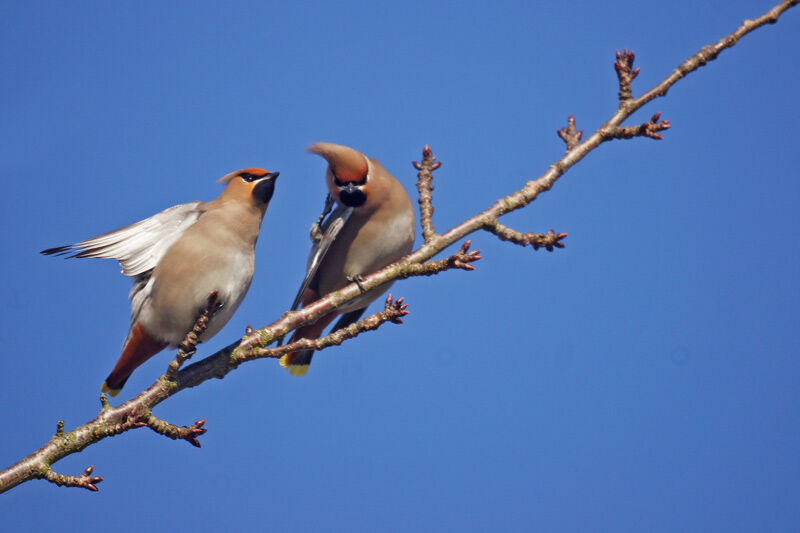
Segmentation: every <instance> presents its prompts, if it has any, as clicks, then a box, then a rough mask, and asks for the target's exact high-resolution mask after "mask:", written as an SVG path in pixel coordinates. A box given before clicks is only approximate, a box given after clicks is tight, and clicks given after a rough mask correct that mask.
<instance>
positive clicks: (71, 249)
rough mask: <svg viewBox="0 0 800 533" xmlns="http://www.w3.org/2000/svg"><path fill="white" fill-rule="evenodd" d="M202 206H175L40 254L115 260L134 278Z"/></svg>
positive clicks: (153, 261) (194, 218)
mask: <svg viewBox="0 0 800 533" xmlns="http://www.w3.org/2000/svg"><path fill="white" fill-rule="evenodd" d="M202 205H203V202H199V201H198V202H188V203H185V204H180V205H176V206H173V207H170V208H169V209H165V210H164V211H161V212H160V213H158V214H155V215H153V216H151V217H150V218H146V219H144V220H140V221H139V222H135V223H133V224H131V225H130V226H125V227H124V228H120V229H118V230H114V231H110V232H108V233H104V234H103V235H98V236H97V237H92V238H91V239H86V240H85V241H81V242H78V243H75V244H70V245H67V246H59V247H57V248H50V249H48V250H44V251H42V253H43V254H44V255H67V254H71V255H68V257H103V258H111V259H116V260H117V261H119V264H120V266H122V273H123V274H125V275H126V276H131V277H134V278H135V277H137V276H139V275H140V274H144V273H147V272H148V271H150V270H152V269H153V267H155V266H156V264H157V263H158V261H159V260H160V259H161V257H162V256H163V255H164V253H165V252H166V251H167V249H168V248H169V247H170V246H171V245H172V243H174V242H175V241H176V240H177V239H178V237H180V236H181V234H183V232H184V231H186V229H187V228H189V226H191V225H192V224H194V223H195V222H196V221H197V219H198V218H199V217H200V215H201V214H202V212H203V210H202ZM134 281H136V280H134ZM132 296H133V295H132Z"/></svg>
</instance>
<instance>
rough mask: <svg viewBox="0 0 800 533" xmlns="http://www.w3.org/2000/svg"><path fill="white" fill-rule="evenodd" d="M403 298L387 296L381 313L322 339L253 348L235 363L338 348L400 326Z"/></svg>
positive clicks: (405, 307) (406, 312) (406, 306)
mask: <svg viewBox="0 0 800 533" xmlns="http://www.w3.org/2000/svg"><path fill="white" fill-rule="evenodd" d="M403 300H404V298H398V299H397V301H393V300H392V295H391V294H390V295H388V296H387V297H386V300H385V302H384V305H383V311H380V312H378V313H375V314H373V315H370V316H368V317H366V318H362V319H361V320H359V321H358V322H354V323H353V324H350V325H349V326H347V327H345V328H341V329H337V330H336V331H333V332H331V333H329V334H328V335H326V336H324V337H320V338H318V339H300V340H298V341H295V342H293V343H291V344H287V345H285V346H278V347H276V348H260V347H254V348H253V349H251V350H250V351H249V352H248V353H245V354H242V355H241V356H240V357H238V358H237V360H236V363H237V364H241V363H244V362H245V361H252V360H254V359H263V358H265V357H272V358H278V357H281V356H282V355H284V354H287V353H289V352H296V351H301V350H322V349H325V348H328V347H329V346H338V345H340V344H342V343H343V342H344V341H346V340H347V339H352V338H353V337H356V336H357V335H359V334H361V333H364V332H366V331H372V330H375V329H378V327H380V325H381V324H384V323H386V322H391V323H392V324H402V323H403V320H402V319H401V317H404V316H406V315H407V314H408V311H407V308H408V304H406V303H403Z"/></svg>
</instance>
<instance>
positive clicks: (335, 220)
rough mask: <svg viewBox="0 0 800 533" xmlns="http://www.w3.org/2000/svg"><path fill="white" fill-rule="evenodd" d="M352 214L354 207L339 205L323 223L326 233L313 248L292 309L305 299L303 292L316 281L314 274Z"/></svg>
mask: <svg viewBox="0 0 800 533" xmlns="http://www.w3.org/2000/svg"><path fill="white" fill-rule="evenodd" d="M352 214H353V208H352V207H342V206H339V207H337V208H336V209H335V210H334V211H333V213H331V215H330V217H328V220H326V221H325V223H324V224H323V231H324V233H323V234H322V239H320V241H319V242H317V243H315V244H314V246H313V247H312V248H311V254H310V255H309V257H308V265H307V266H306V277H305V278H304V279H303V283H302V284H301V285H300V290H299V291H297V296H295V298H294V302H292V309H291V310H292V311H294V310H295V309H297V307H298V306H299V305H300V302H302V301H303V294H304V293H305V292H306V289H308V286H309V285H311V282H312V281H314V276H316V275H317V271H318V270H319V266H320V265H321V264H322V260H323V259H325V254H327V253H328V250H330V248H331V245H332V244H333V242H334V241H335V240H336V237H337V236H338V235H339V232H341V231H342V228H343V227H344V225H345V224H346V223H347V219H349V218H350V215H352Z"/></svg>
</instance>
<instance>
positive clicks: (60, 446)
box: [0, 0, 800, 492]
mask: <svg viewBox="0 0 800 533" xmlns="http://www.w3.org/2000/svg"><path fill="white" fill-rule="evenodd" d="M798 2H800V0H784V1H783V2H781V3H780V4H778V5H777V6H775V7H773V8H772V9H770V10H769V11H768V12H767V13H765V14H764V15H762V16H761V17H759V18H757V19H754V20H746V21H744V22H743V23H742V24H741V25H740V26H739V27H738V28H737V29H736V30H735V31H733V32H732V33H730V34H729V35H726V36H725V37H723V38H722V39H720V40H719V41H717V42H716V43H714V44H711V45H708V46H705V47H703V48H702V49H701V50H700V51H698V52H697V53H696V54H694V55H692V56H690V57H689V58H688V59H686V61H684V62H683V63H682V64H681V65H679V66H678V67H677V68H676V69H675V70H674V71H673V72H672V73H671V74H670V75H669V76H667V77H666V78H665V79H664V80H662V81H661V82H660V83H658V84H657V85H656V86H654V87H653V88H651V89H650V90H649V91H647V92H645V93H644V94H643V95H641V96H640V97H639V98H636V99H634V98H632V97H628V96H627V93H626V95H623V94H622V93H623V91H622V83H623V81H622V78H623V77H629V78H630V80H629V81H632V80H633V78H634V76H635V74H634V72H636V70H635V69H632V70H631V68H632V62H633V54H632V53H629V52H628V53H626V54H620V57H619V58H618V61H617V63H618V64H619V65H620V66H619V67H616V68H617V71H618V77H619V78H620V105H619V108H618V109H617V110H616V112H615V113H614V114H613V115H612V116H611V118H609V119H608V120H607V121H606V122H605V123H604V124H603V125H602V126H601V127H600V128H599V129H598V130H597V131H595V132H594V133H593V134H592V135H591V136H590V137H589V138H588V139H586V140H585V141H583V142H580V136H579V134H578V132H575V131H574V126H573V129H572V131H570V126H569V125H568V126H567V128H566V130H567V131H566V132H565V133H564V135H566V137H567V138H566V139H564V140H565V142H566V143H567V148H568V151H567V153H566V154H565V155H564V156H563V157H562V158H561V159H559V160H558V161H556V162H555V163H553V164H552V165H551V166H550V167H549V168H548V170H547V171H546V172H544V173H543V174H542V175H541V176H539V177H538V178H536V179H533V180H531V181H528V182H527V183H525V185H524V186H523V187H522V188H521V189H520V190H518V191H516V192H513V193H511V194H509V195H508V196H505V197H503V198H500V199H499V200H497V201H495V202H494V203H493V204H492V205H490V206H489V207H487V208H486V209H484V210H483V211H481V212H480V213H477V214H475V215H474V216H472V217H470V218H467V219H466V220H464V221H463V222H461V223H459V224H458V225H456V226H454V227H452V228H451V229H449V230H448V231H447V232H445V233H442V234H437V233H436V232H435V230H434V227H433V219H432V217H433V207H432V205H431V195H430V192H431V190H432V189H433V186H432V181H431V180H432V172H433V170H435V169H436V168H438V167H439V163H438V162H436V161H435V158H434V157H433V153H432V151H431V150H430V148H429V147H427V146H426V149H425V150H424V151H423V161H422V162H421V163H417V164H415V166H417V165H418V166H417V168H418V169H419V170H420V173H419V181H418V188H419V190H420V200H419V203H420V209H421V220H422V225H423V235H424V237H425V243H424V244H423V245H422V246H421V247H420V248H418V249H417V250H415V251H413V252H412V253H411V254H409V255H407V256H406V257H404V258H402V259H401V260H399V261H397V262H396V263H393V264H391V265H388V266H386V267H385V268H383V269H381V270H379V271H378V272H374V273H372V274H369V275H368V276H365V277H364V278H363V279H362V280H361V282H360V285H361V287H358V286H356V284H348V285H347V286H345V287H343V288H342V289H340V290H338V291H335V292H332V293H330V294H328V295H326V296H325V297H323V298H321V299H319V300H318V301H316V302H314V303H312V304H310V305H308V306H306V307H304V308H302V309H299V310H297V311H292V312H287V313H285V314H283V316H281V317H280V318H279V319H278V320H276V321H274V322H273V323H271V324H269V325H268V326H266V327H264V328H261V329H258V330H252V328H249V329H248V331H247V333H246V334H245V336H244V337H243V338H242V339H241V341H239V342H235V343H233V344H231V345H229V346H227V347H226V348H224V349H222V350H220V351H218V352H217V353H215V354H213V355H211V356H209V357H207V358H205V359H203V360H201V361H198V362H195V363H193V364H191V365H189V366H187V367H186V368H183V369H182V370H180V371H179V372H177V382H176V381H175V380H174V379H170V376H173V377H174V373H175V371H176V370H177V368H175V370H172V366H171V369H170V371H168V374H169V375H167V374H165V375H163V376H161V377H160V378H159V379H158V380H157V381H156V382H155V383H153V384H152V385H151V386H150V387H148V388H147V389H145V390H144V391H142V392H141V393H140V394H139V395H138V396H136V397H135V398H132V399H131V400H129V401H127V402H125V403H123V404H122V405H120V406H118V407H112V406H110V405H109V404H108V400H107V398H105V396H104V395H102V396H101V402H102V409H101V410H100V413H99V414H98V416H97V417H96V418H94V419H93V420H91V421H89V422H87V423H85V424H83V425H82V426H79V427H77V428H75V429H73V430H72V431H70V432H66V433H65V432H64V431H63V426H62V425H59V426H58V428H57V433H56V434H55V435H54V436H53V437H52V438H51V439H50V441H49V442H48V443H47V444H45V445H44V446H43V447H42V448H40V449H39V450H37V451H35V452H33V453H32V454H30V455H29V456H27V457H25V458H23V459H22V460H20V461H19V462H18V463H16V464H14V465H12V466H10V467H8V468H6V469H5V470H2V471H0V492H5V491H7V490H9V489H11V488H13V487H15V486H17V485H19V484H20V483H23V482H25V481H28V480H30V479H37V478H44V479H47V480H48V481H52V482H54V483H59V484H62V485H68V486H79V487H84V488H87V489H89V490H96V488H97V487H96V486H95V485H96V484H97V483H99V482H100V481H102V479H101V478H98V477H93V476H91V473H92V468H91V467H90V468H89V469H87V470H86V471H85V472H84V473H83V475H82V476H78V477H75V476H63V475H60V474H56V473H54V472H53V471H52V470H51V469H50V465H52V464H53V463H55V462H56V461H58V460H60V459H63V458H64V457H66V456H68V455H71V454H73V453H77V452H80V451H81V450H83V449H84V448H86V447H87V446H90V445H91V444H94V443H95V442H98V441H100V440H102V439H104V438H106V437H110V436H114V435H118V434H120V433H122V432H124V431H128V430H130V429H133V428H136V427H142V426H143V425H148V426H149V425H150V424H148V423H147V421H146V420H145V419H146V418H147V417H149V416H152V415H151V414H150V413H151V410H152V408H153V407H154V406H156V405H158V404H159V403H161V402H162V401H164V400H165V399H167V398H168V397H170V396H171V395H173V394H176V393H177V392H179V391H181V390H183V389H185V388H188V387H195V386H197V385H199V384H200V383H202V382H204V381H206V380H209V379H212V378H223V377H224V376H225V375H226V374H227V373H228V372H230V371H231V370H232V369H234V368H236V367H237V366H238V365H239V364H241V363H242V362H244V361H247V360H250V359H253V358H260V357H278V356H279V354H280V353H281V352H280V350H295V349H305V348H313V349H322V348H325V347H326V346H331V345H334V344H337V343H341V342H342V341H343V340H345V339H347V338H352V336H355V335H357V334H358V333H360V332H362V331H368V330H370V329H375V328H377V327H378V326H380V324H382V323H384V322H387V321H388V322H399V321H400V317H401V316H403V315H404V314H405V313H406V310H405V305H404V304H403V303H402V299H401V300H398V301H397V302H392V301H391V298H389V299H387V304H386V307H385V308H384V311H382V312H380V313H377V314H375V315H372V316H370V317H367V318H365V319H363V320H361V321H359V322H357V323H355V324H352V325H350V326H348V327H347V328H343V329H342V330H339V331H337V332H334V333H332V334H330V335H328V336H326V337H323V338H321V339H316V340H308V339H305V340H303V341H298V343H293V344H291V345H287V346H284V347H281V348H273V349H267V348H266V347H267V346H269V345H270V344H271V343H272V342H274V341H275V340H276V339H279V338H281V337H283V336H285V335H286V334H287V333H289V332H290V331H292V330H294V329H296V328H297V327H299V326H302V325H305V324H308V323H311V322H313V321H315V320H317V319H319V318H320V317H321V316H323V315H325V314H328V313H330V312H331V311H333V310H334V309H336V308H338V307H340V306H341V305H343V304H344V303H346V302H348V301H350V300H352V299H354V298H356V297H358V296H359V295H360V294H361V289H362V288H363V290H367V291H368V290H371V289H374V288H376V287H379V286H381V285H383V284H385V283H387V282H390V281H393V280H397V279H403V278H408V277H411V276H422V275H432V274H436V273H438V272H441V271H444V270H449V269H453V268H459V269H464V270H470V269H472V268H473V267H472V265H471V264H470V263H471V262H473V261H476V260H478V259H480V254H479V252H477V251H473V252H468V248H469V242H467V243H465V245H464V246H462V248H461V250H460V251H459V252H457V253H456V254H454V255H453V256H451V257H450V258H447V259H443V260H438V261H437V260H431V258H432V257H433V256H434V255H436V254H438V253H439V252H441V251H443V250H444V249H445V248H447V247H448V246H450V245H452V244H455V243H456V242H458V241H459V240H461V239H463V238H464V237H466V236H467V235H469V234H471V233H473V232H475V231H478V230H484V229H489V231H492V232H493V233H495V234H496V235H498V236H499V237H501V235H503V236H506V237H508V239H507V240H509V241H512V242H516V243H518V244H521V243H522V242H523V241H525V240H526V239H528V234H522V233H519V232H515V231H514V230H510V229H508V228H506V227H505V226H500V225H499V223H498V222H497V221H498V219H499V218H500V217H501V216H503V215H505V214H507V213H510V212H512V211H515V210H518V209H521V208H523V207H525V206H527V205H528V204H530V203H531V202H533V201H534V200H536V198H538V197H539V195H540V194H541V193H543V192H545V191H548V190H550V188H551V187H552V186H553V184H554V183H555V182H556V181H557V180H558V179H559V178H560V177H561V176H562V175H563V174H564V173H565V172H566V171H568V170H569V169H570V168H571V167H573V166H574V165H575V164H576V163H578V162H579V161H581V160H582V159H583V158H584V157H586V155H587V154H589V153H590V152H591V151H592V150H594V149H595V148H597V147H598V146H599V145H600V144H602V143H603V142H604V141H607V140H609V139H611V138H617V137H615V135H616V132H618V131H620V125H621V124H622V122H623V121H624V120H625V119H627V118H628V117H629V116H630V115H631V114H632V113H634V112H635V111H636V110H638V109H639V108H641V107H642V106H644V105H645V104H647V103H648V102H650V101H651V100H653V99H655V98H657V97H660V96H664V95H666V94H667V91H668V90H669V89H670V87H672V86H673V85H674V84H675V83H677V82H678V81H679V80H680V79H681V78H683V77H684V76H686V75H687V74H689V73H690V72H693V71H694V70H697V69H698V68H699V67H701V66H703V65H705V64H707V63H708V62H709V61H711V60H713V59H715V58H716V57H717V56H718V55H719V54H720V52H722V51H723V50H725V49H726V48H730V47H732V46H734V45H735V44H736V43H737V42H738V41H739V39H741V38H742V37H743V36H745V35H747V34H748V33H750V32H752V31H753V30H755V29H757V28H759V27H761V26H763V25H765V24H768V23H774V22H776V21H777V20H778V18H779V17H780V15H781V14H782V13H783V12H785V11H786V10H787V9H789V8H791V7H793V6H795V5H797V4H798ZM620 71H621V72H622V73H623V74H622V75H620V74H619V72H620ZM629 81H628V82H626V83H628V84H629ZM623 96H624V97H623ZM572 122H574V120H573V121H572ZM664 122H665V121H663V122H661V123H660V124H662V126H663V123H664ZM650 123H653V124H655V125H654V126H645V131H644V132H642V133H641V134H640V135H643V136H650V137H653V138H655V137H654V135H657V133H658V131H661V130H663V129H666V128H664V127H662V128H661V130H659V129H657V127H658V124H659V122H658V117H654V119H652V120H651V121H650V122H649V123H647V124H650ZM639 128H641V126H639ZM648 128H649V130H648ZM654 128H656V129H655V130H654ZM621 131H627V130H625V129H624V128H622V130H621ZM634 136H636V135H634ZM623 137H624V136H623ZM563 138H564V136H562V139H563ZM491 228H494V230H493V229H491ZM530 235H536V234H530ZM564 236H565V235H564V234H556V233H555V232H551V233H548V234H546V235H545V237H544V239H546V240H547V239H549V241H547V242H549V243H550V245H551V246H552V247H560V246H559V244H561V245H562V246H563V243H560V240H561V239H563V238H564ZM501 238H502V237H501ZM534 242H535V239H531V240H530V242H529V244H531V245H534ZM539 246H544V247H545V248H547V244H546V243H542V242H540V243H539ZM548 249H549V248H548ZM301 342H303V343H307V344H302V345H301V344H300V343H301ZM283 353H285V352H283ZM187 357H188V355H187V354H186V353H184V357H183V360H185V359H186V358H187ZM181 362H182V360H181V361H178V360H177V358H176V362H175V363H176V365H177V366H178V367H179V366H180V363H181ZM148 420H150V419H148ZM159 422H160V421H159ZM200 422H201V421H198V422H197V423H195V424H194V425H193V426H188V428H186V431H181V430H182V429H184V428H178V431H175V430H174V429H172V428H174V427H175V426H171V425H169V424H166V423H164V424H166V425H160V424H157V423H155V422H153V425H154V426H158V427H159V428H161V429H164V428H166V429H164V433H163V434H167V433H170V434H171V435H176V437H175V438H183V439H186V437H185V436H184V435H187V436H188V435H189V434H190V433H192V432H194V433H197V434H200V433H199V432H200V431H201V430H202V428H201V427H200V426H201V425H202V424H201V423H200ZM151 427H152V426H151ZM190 430H191V431H190ZM167 436H170V435H167ZM196 436H197V435H194V438H196ZM187 440H188V439H187ZM190 442H191V440H190Z"/></svg>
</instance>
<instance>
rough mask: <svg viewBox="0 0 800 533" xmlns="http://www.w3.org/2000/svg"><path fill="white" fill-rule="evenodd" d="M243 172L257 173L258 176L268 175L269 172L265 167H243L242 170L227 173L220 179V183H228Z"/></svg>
mask: <svg viewBox="0 0 800 533" xmlns="http://www.w3.org/2000/svg"><path fill="white" fill-rule="evenodd" d="M241 174H255V175H256V176H258V177H262V176H266V175H267V174H269V172H268V171H266V170H264V169H263V168H258V167H252V168H243V169H241V170H237V171H236V172H231V173H230V174H225V175H224V176H222V177H221V178H220V179H219V182H220V183H228V182H229V181H231V180H232V179H233V178H235V177H237V176H240V175H241Z"/></svg>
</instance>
